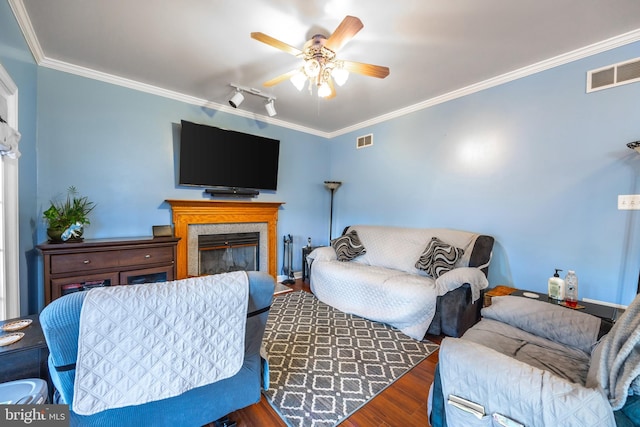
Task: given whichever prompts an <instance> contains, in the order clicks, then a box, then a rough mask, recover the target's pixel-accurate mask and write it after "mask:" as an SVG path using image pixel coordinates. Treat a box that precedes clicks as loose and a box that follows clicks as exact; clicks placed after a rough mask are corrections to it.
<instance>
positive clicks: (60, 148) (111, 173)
mask: <svg viewBox="0 0 640 427" xmlns="http://www.w3.org/2000/svg"><path fill="white" fill-rule="evenodd" d="M182 119H184V120H189V121H193V122H196V123H204V124H209V125H213V126H219V127H223V128H227V129H234V130H239V131H242V132H247V133H251V134H256V135H261V136H265V137H269V138H275V139H279V140H280V167H279V173H278V190H277V192H268V191H267V192H262V193H261V194H260V196H259V197H258V198H257V199H256V200H258V201H278V202H284V203H285V204H284V205H283V207H282V208H281V210H280V212H279V214H278V219H279V221H278V235H279V236H282V235H284V234H292V235H293V236H294V248H295V252H294V256H295V258H294V267H295V268H296V269H297V270H300V269H301V251H300V249H301V247H302V246H303V245H305V244H306V242H307V237H311V238H312V239H313V241H316V242H319V241H321V240H323V239H324V242H325V243H326V237H325V235H326V224H327V223H328V197H329V195H328V192H327V191H326V190H325V189H324V187H323V186H322V182H323V181H324V180H325V179H327V175H328V164H329V158H328V154H329V150H328V144H327V142H326V141H325V140H324V139H322V138H318V137H316V136H312V135H309V134H306V133H301V132H297V131H292V130H289V129H285V128H281V127H278V126H271V125H268V124H265V123H264V122H260V121H256V120H252V119H247V118H242V117H238V116H234V115H230V114H226V113H222V112H219V111H215V110H209V109H204V108H201V107H197V106H194V105H189V104H185V103H182V102H178V101H174V100H170V99H166V98H162V97H158V96H155V95H150V94H147V93H143V92H138V91H134V90H130V89H126V88H122V87H119V86H114V85H110V84H107V83H102V82H98V81H94V80H90V79H86V78H82V77H78V76H75V75H71V74H66V73H62V72H58V71H54V70H51V69H47V68H41V69H39V70H38V135H39V138H38V158H39V159H41V161H40V163H39V168H38V183H39V191H38V197H37V203H38V211H39V212H42V211H43V210H44V209H46V208H47V207H48V205H49V201H50V199H51V198H54V197H56V196H57V195H60V194H62V195H63V194H64V192H65V190H66V189H67V188H68V187H69V186H71V185H74V186H76V187H77V189H78V191H79V192H80V193H82V194H83V195H87V196H89V197H90V199H91V200H93V201H95V203H96V204H97V207H96V208H95V209H94V211H93V212H92V213H91V225H90V226H88V227H87V228H86V229H85V234H84V236H85V237H87V238H102V237H132V236H149V235H151V226H152V225H159V224H170V223H171V209H170V207H169V205H168V204H167V203H165V202H164V200H166V199H203V198H205V199H208V198H209V197H206V196H204V194H203V190H202V189H198V188H190V187H179V186H177V184H176V173H177V165H176V159H177V158H176V156H175V153H176V148H177V144H178V142H179V130H178V129H179V128H178V127H177V126H178V125H179V123H180V120H182ZM44 159H46V160H44ZM308 159H313V161H312V162H311V161H308ZM38 230H39V240H40V241H44V240H46V232H45V231H46V223H45V222H44V221H42V220H40V224H39V227H38ZM278 251H279V255H278V259H279V260H282V259H283V257H282V244H279V245H278ZM281 267H282V265H281V264H280V265H278V269H280V268H281Z"/></svg>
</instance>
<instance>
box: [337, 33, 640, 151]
mask: <svg viewBox="0 0 640 427" xmlns="http://www.w3.org/2000/svg"><path fill="white" fill-rule="evenodd" d="M637 41H640V29H637V30H633V31H629V32H628V33H624V34H621V35H619V36H616V37H612V38H610V39H607V40H603V41H601V42H598V43H594V44H591V45H589V46H585V47H582V48H579V49H576V50H573V51H571V52H567V53H563V54H561V55H558V56H554V57H553V58H549V59H546V60H544V61H540V62H537V63H535V64H532V65H528V66H526V67H522V68H519V69H517V70H514V71H510V72H508V73H505V74H501V75H499V76H496V77H492V78H490V79H487V80H484V81H481V82H478V83H474V84H472V85H469V86H465V87H463V88H460V89H457V90H454V91H451V92H448V93H445V94H444V95H440V96H436V97H434V98H430V99H427V100H425V101H422V102H419V103H417V104H413V105H410V106H408V107H406V108H401V109H399V110H395V111H392V112H390V113H387V114H384V115H382V116H378V117H374V118H372V119H370V120H366V121H364V122H360V123H357V124H354V125H353V126H349V127H346V128H343V129H340V130H337V131H335V132H331V133H330V136H329V138H335V137H337V136H340V135H344V134H346V133H349V132H353V131H356V130H360V129H362V128H365V127H368V126H372V125H375V124H378V123H382V122H385V121H387V120H391V119H395V118H397V117H401V116H404V115H407V114H411V113H413V112H416V111H420V110H424V109H425V108H429V107H433V106H434V105H438V104H442V103H444V102H448V101H452V100H454V99H457V98H461V97H463V96H467V95H471V94H473V93H476V92H480V91H483V90H485V89H489V88H492V87H495V86H499V85H502V84H505V83H509V82H512V81H514V80H518V79H521V78H523V77H528V76H531V75H533V74H536V73H540V72H542V71H546V70H549V69H551V68H554V67H558V66H560V65H564V64H568V63H569V62H573V61H577V60H579V59H583V58H587V57H589V56H592V55H596V54H598V53H602V52H606V51H608V50H611V49H615V48H617V47H621V46H624V45H627V44H629V43H634V42H637Z"/></svg>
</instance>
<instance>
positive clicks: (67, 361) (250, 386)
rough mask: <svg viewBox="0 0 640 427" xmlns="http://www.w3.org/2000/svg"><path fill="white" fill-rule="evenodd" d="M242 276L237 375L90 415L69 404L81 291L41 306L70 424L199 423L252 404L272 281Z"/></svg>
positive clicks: (52, 364) (54, 374)
mask: <svg viewBox="0 0 640 427" xmlns="http://www.w3.org/2000/svg"><path fill="white" fill-rule="evenodd" d="M248 277H249V305H248V310H247V313H248V315H247V325H246V334H245V354H244V363H243V365H242V368H241V369H240V371H239V372H238V373H237V374H235V375H234V376H232V377H230V378H226V379H223V380H220V381H217V382H215V383H212V384H209V385H205V386H202V387H197V388H194V389H191V390H189V391H186V392H184V393H183V394H181V395H178V396H175V397H171V398H166V399H162V400H157V401H153V402H148V403H145V404H141V405H133V406H125V407H122V408H116V409H108V410H104V411H102V412H98V413H96V414H93V415H90V416H82V415H78V414H76V413H74V411H73V407H72V402H73V393H74V381H75V363H76V359H77V354H78V336H79V320H80V312H81V308H82V304H83V301H84V299H85V297H86V292H78V293H74V294H69V295H66V296H64V297H62V298H59V299H57V300H55V301H53V302H52V303H51V304H49V305H48V306H47V307H45V309H44V310H43V311H42V313H41V314H40V323H41V325H42V329H43V332H44V335H45V338H46V341H47V344H48V346H49V351H50V355H49V372H50V375H51V380H52V382H53V385H54V387H55V389H56V391H57V393H56V395H57V397H58V401H57V402H55V403H62V404H69V405H70V408H69V409H70V417H71V425H72V426H76V425H78V426H100V427H107V426H143V425H154V426H172V427H173V426H202V425H204V424H207V423H210V422H213V421H215V420H217V419H219V418H221V417H223V416H225V415H227V414H229V413H230V412H233V411H235V410H238V409H241V408H243V407H246V406H249V405H252V404H254V403H257V402H258V401H259V400H260V392H261V385H262V372H261V371H262V369H261V368H262V363H261V358H260V347H261V344H262V337H263V333H264V328H265V324H266V321H267V316H268V309H269V307H270V304H271V300H272V298H273V291H274V280H273V278H272V277H271V276H269V275H268V274H266V273H262V272H249V273H248ZM138 286H145V285H138Z"/></svg>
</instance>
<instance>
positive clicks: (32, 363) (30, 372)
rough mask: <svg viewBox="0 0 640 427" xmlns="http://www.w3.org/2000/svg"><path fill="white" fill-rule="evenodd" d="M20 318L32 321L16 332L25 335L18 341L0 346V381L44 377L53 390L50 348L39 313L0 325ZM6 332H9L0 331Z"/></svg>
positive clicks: (1, 322) (5, 321) (2, 322)
mask: <svg viewBox="0 0 640 427" xmlns="http://www.w3.org/2000/svg"><path fill="white" fill-rule="evenodd" d="M20 319H31V320H32V323H31V324H30V325H29V326H27V327H26V328H24V329H20V330H19V331H16V332H24V337H22V339H21V340H20V341H18V342H15V343H13V344H9V345H7V346H4V347H0V383H4V382H7V381H13V380H20V379H25V378H42V379H43V380H45V381H46V382H47V384H48V386H49V390H50V391H51V390H52V389H53V388H52V386H51V381H49V369H48V366H47V358H48V357H49V348H48V347H47V342H46V341H45V339H44V334H43V333H42V328H41V327H40V320H39V317H38V315H37V314H32V315H30V316H23V317H20V318H16V319H9V320H4V321H0V327H1V326H2V325H4V324H5V323H9V322H13V321H16V320H20ZM0 333H2V334H5V333H9V332H4V331H0Z"/></svg>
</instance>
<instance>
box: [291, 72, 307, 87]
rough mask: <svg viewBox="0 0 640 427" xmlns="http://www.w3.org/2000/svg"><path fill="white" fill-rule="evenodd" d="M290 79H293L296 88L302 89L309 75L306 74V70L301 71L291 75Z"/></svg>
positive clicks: (292, 82)
mask: <svg viewBox="0 0 640 427" xmlns="http://www.w3.org/2000/svg"><path fill="white" fill-rule="evenodd" d="M289 81H291V84H293V85H294V86H295V87H296V89H298V90H302V89H303V88H304V84H305V83H306V82H307V76H305V74H304V72H302V71H300V72H299V73H296V74H294V75H293V76H291V78H290V79H289Z"/></svg>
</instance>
